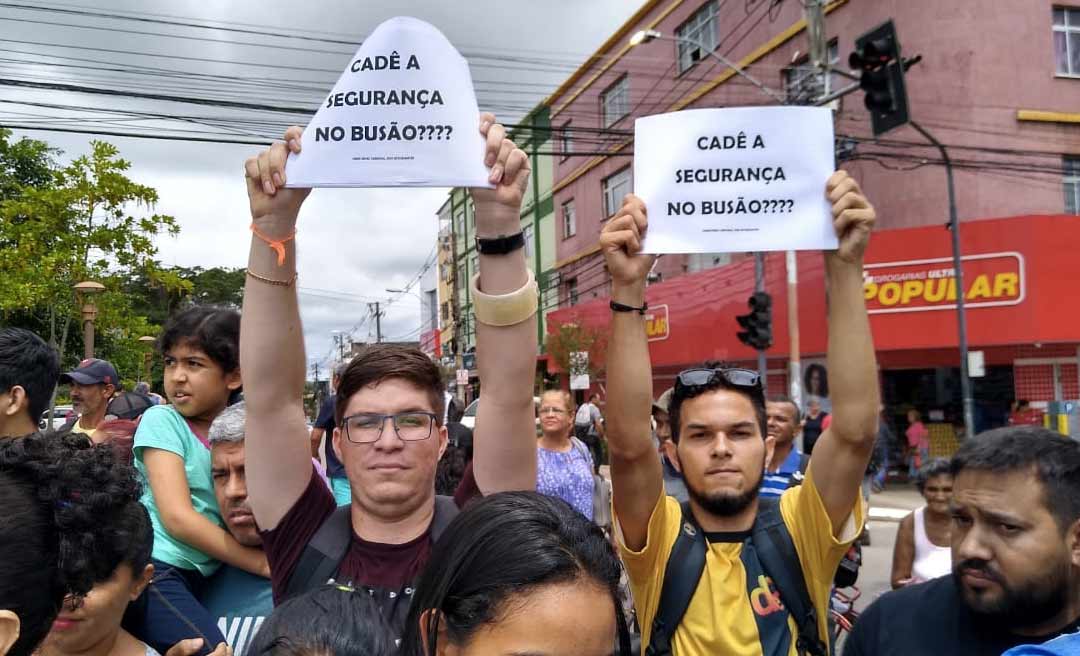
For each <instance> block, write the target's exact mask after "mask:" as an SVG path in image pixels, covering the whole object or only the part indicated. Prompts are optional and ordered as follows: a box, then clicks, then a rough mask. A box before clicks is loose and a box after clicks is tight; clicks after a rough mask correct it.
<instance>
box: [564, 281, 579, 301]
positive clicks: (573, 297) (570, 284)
mask: <svg viewBox="0 0 1080 656" xmlns="http://www.w3.org/2000/svg"><path fill="white" fill-rule="evenodd" d="M566 300H567V302H568V303H570V305H577V303H578V291H577V278H571V279H569V280H567V281H566Z"/></svg>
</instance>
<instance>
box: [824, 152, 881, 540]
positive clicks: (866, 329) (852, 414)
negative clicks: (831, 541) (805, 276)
mask: <svg viewBox="0 0 1080 656" xmlns="http://www.w3.org/2000/svg"><path fill="white" fill-rule="evenodd" d="M826 194H827V196H828V198H829V201H830V202H831V203H832V204H833V206H832V209H833V224H834V226H835V228H836V234H837V236H838V237H839V238H840V247H839V249H837V250H836V251H834V252H830V253H826V254H825V281H826V285H827V286H826V289H827V290H828V294H829V298H828V304H829V352H828V364H829V390H830V393H831V398H832V408H833V411H832V417H833V419H832V425H831V426H829V428H828V430H826V431H825V432H824V433H822V435H821V437H820V438H818V441H817V443H816V444H815V445H814V456H813V458H812V459H811V463H812V465H811V472H812V476H813V477H814V483H815V484H816V485H817V488H818V490H819V492H820V493H821V499H822V501H823V502H824V504H825V510H826V511H827V512H828V513H829V519H830V521H831V522H832V526H833V532H834V533H835V532H837V531H839V530H840V529H841V528H842V527H843V526H844V524H845V522H846V521H847V518H848V516H849V515H850V514H851V509H852V508H853V507H854V505H855V499H856V496H857V495H858V494H859V493H860V492H859V486H860V483H861V482H862V478H863V474H864V473H865V472H866V465H867V463H868V462H869V461H870V455H871V453H872V452H873V449H874V438H875V437H876V436H877V421H878V404H879V402H880V396H879V393H878V377H877V360H876V358H875V356H874V343H873V340H872V339H871V337H870V319H869V317H868V316H867V314H866V303H865V301H864V300H863V253H865V251H866V245H867V242H868V241H869V239H870V230H871V229H872V228H873V225H874V221H875V220H876V214H875V213H874V208H873V207H872V206H871V205H870V203H869V201H867V200H866V197H865V196H863V194H862V191H861V190H860V189H859V185H858V183H857V182H855V180H854V178H852V177H851V176H849V175H848V174H847V173H846V172H845V171H837V172H836V173H834V174H833V175H832V177H830V178H829V181H828V183H827V184H826Z"/></svg>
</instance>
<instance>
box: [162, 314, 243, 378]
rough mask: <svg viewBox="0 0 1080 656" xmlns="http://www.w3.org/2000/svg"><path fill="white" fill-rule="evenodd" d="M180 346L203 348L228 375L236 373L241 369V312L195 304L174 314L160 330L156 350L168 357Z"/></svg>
mask: <svg viewBox="0 0 1080 656" xmlns="http://www.w3.org/2000/svg"><path fill="white" fill-rule="evenodd" d="M181 344H186V345H189V346H192V347H196V348H198V349H200V350H201V351H202V352H204V353H206V355H207V356H209V358H210V359H211V360H213V361H214V362H216V363H217V364H218V366H220V367H221V368H222V369H223V370H225V373H232V372H233V371H236V370H237V369H239V368H240V313H239V312H237V311H236V310H231V309H228V308H219V307H213V306H210V305H196V306H194V307H189V308H187V309H186V310H182V311H181V312H178V313H177V314H174V315H173V316H171V317H169V320H168V321H167V322H165V327H164V328H162V329H161V336H160V337H158V341H157V349H158V352H159V353H161V354H162V355H165V354H166V353H168V352H169V351H171V350H172V349H173V348H175V347H176V346H179V345H181Z"/></svg>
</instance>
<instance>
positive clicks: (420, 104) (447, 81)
mask: <svg viewBox="0 0 1080 656" xmlns="http://www.w3.org/2000/svg"><path fill="white" fill-rule="evenodd" d="M478 113H479V110H478V108H477V104H476V94H475V92H474V91H473V83H472V76H471V75H470V74H469V65H468V63H467V62H466V61H465V58H463V57H462V56H461V55H460V54H459V53H458V51H457V50H456V49H454V46H453V45H451V43H450V41H448V40H447V38H446V37H445V36H443V34H442V33H441V32H440V31H439V30H437V29H436V28H435V27H433V26H431V25H429V24H428V23H425V22H423V21H421V20H418V19H415V18H408V17H397V18H392V19H390V20H388V21H386V22H384V23H382V24H381V25H379V27H377V28H376V29H375V31H374V32H373V33H372V34H371V36H369V37H368V38H367V40H365V41H364V43H363V45H362V46H360V49H359V50H357V52H356V55H355V56H354V57H353V58H352V60H350V62H349V64H348V66H347V67H346V68H345V71H344V72H343V73H342V74H341V77H340V78H339V79H338V81H337V84H335V85H334V88H333V89H332V90H331V91H330V93H329V94H328V95H327V97H326V100H324V101H323V103H322V106H321V107H320V108H319V110H318V112H317V113H316V114H315V117H314V118H312V119H311V122H310V123H308V126H307V129H306V130H304V135H303V138H302V139H303V143H302V146H303V149H302V151H301V152H292V153H291V154H290V155H289V160H288V164H287V170H288V173H289V176H288V182H287V186H290V187H456V186H465V187H482V186H490V183H489V181H488V170H487V168H486V167H485V166H484V162H483V156H484V139H483V137H481V136H479V135H478V134H477V132H476V116H477V114H478Z"/></svg>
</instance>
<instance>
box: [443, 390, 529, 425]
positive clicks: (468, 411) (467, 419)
mask: <svg viewBox="0 0 1080 656" xmlns="http://www.w3.org/2000/svg"><path fill="white" fill-rule="evenodd" d="M479 405H480V399H476V400H474V401H473V402H472V403H470V404H469V406H468V407H467V408H465V414H464V415H463V416H462V417H461V425H462V426H464V427H466V428H468V429H469V430H474V429H475V428H476V408H477V407H479ZM533 408H534V410H535V411H536V414H537V417H536V430H537V431H539V430H540V417H539V414H538V413H539V411H540V397H539V396H534V397H533Z"/></svg>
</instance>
